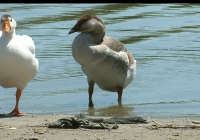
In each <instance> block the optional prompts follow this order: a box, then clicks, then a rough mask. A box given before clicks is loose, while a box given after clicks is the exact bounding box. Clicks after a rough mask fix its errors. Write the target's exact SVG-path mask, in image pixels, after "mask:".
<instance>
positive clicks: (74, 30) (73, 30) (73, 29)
mask: <svg viewBox="0 0 200 140" xmlns="http://www.w3.org/2000/svg"><path fill="white" fill-rule="evenodd" d="M74 32H76V29H75V27H73V28H72V29H71V30H70V31H69V33H68V34H72V33H74Z"/></svg>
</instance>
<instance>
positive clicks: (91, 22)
mask: <svg viewBox="0 0 200 140" xmlns="http://www.w3.org/2000/svg"><path fill="white" fill-rule="evenodd" d="M105 31H106V28H105V24H104V23H103V21H102V20H101V19H100V18H98V17H96V16H94V15H83V16H81V17H80V18H79V19H78V21H77V22H76V24H75V25H74V26H73V27H72V28H71V30H70V31H69V33H68V34H72V33H74V32H81V33H88V34H90V35H91V38H93V39H94V41H96V42H99V41H102V40H103V37H104V36H105Z"/></svg>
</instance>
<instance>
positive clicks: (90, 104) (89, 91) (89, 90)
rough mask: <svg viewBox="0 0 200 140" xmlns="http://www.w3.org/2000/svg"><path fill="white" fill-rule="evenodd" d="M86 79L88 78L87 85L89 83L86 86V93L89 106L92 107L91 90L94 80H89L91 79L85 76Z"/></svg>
mask: <svg viewBox="0 0 200 140" xmlns="http://www.w3.org/2000/svg"><path fill="white" fill-rule="evenodd" d="M87 80H88V85H89V87H88V94H89V107H94V104H93V102H92V94H93V91H94V84H95V83H94V81H93V80H91V79H89V78H87Z"/></svg>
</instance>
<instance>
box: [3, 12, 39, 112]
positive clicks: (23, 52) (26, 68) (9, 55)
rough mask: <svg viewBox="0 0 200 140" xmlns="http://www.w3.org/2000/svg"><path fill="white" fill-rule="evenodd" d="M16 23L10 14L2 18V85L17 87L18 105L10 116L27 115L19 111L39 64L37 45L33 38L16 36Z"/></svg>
mask: <svg viewBox="0 0 200 140" xmlns="http://www.w3.org/2000/svg"><path fill="white" fill-rule="evenodd" d="M16 26H17V23H16V21H15V20H14V19H13V18H12V16H11V15H9V14H4V15H2V17H1V28H0V29H1V30H2V32H1V33H0V35H1V36H0V85H1V86H2V87H4V88H12V87H16V88H17V90H16V105H15V107H14V109H13V111H12V112H10V113H9V114H8V115H14V116H15V115H16V116H21V115H26V114H25V113H23V112H20V111H19V109H18V104H19V100H20V97H21V94H22V91H23V89H24V88H25V87H26V86H27V84H28V82H29V81H30V80H32V79H33V78H34V77H35V76H36V74H37V72H38V67H39V63H38V60H37V58H35V45H34V42H33V40H32V38H31V37H29V36H27V35H22V36H20V35H16V33H15V28H16Z"/></svg>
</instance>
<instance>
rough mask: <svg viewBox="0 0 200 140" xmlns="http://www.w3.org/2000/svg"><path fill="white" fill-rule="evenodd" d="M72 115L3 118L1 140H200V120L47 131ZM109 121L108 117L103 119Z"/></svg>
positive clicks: (180, 119) (154, 119)
mask: <svg viewBox="0 0 200 140" xmlns="http://www.w3.org/2000/svg"><path fill="white" fill-rule="evenodd" d="M69 116H72V115H63V114H52V115H26V116H21V117H2V116H1V117H0V140H199V139H200V119H199V118H195V119H194V118H186V117H185V118H144V119H146V120H147V122H148V123H138V124H118V126H119V127H118V128H117V129H85V128H78V129H64V128H48V124H49V123H50V122H54V121H57V120H58V119H61V118H64V117H69ZM102 118H106V117H102Z"/></svg>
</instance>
